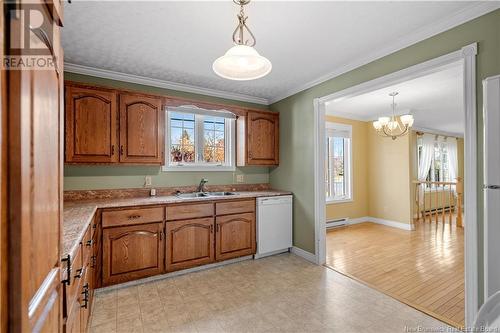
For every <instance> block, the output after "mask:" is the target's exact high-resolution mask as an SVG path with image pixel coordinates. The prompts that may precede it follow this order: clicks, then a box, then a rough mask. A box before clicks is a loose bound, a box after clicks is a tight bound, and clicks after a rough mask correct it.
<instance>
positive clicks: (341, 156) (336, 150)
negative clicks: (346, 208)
mask: <svg viewBox="0 0 500 333" xmlns="http://www.w3.org/2000/svg"><path fill="white" fill-rule="evenodd" d="M348 140H349V139H347V138H342V137H328V138H327V142H326V143H327V151H328V157H327V159H326V162H327V166H326V172H327V177H326V197H327V198H340V197H345V196H347V195H348V192H347V182H346V174H345V170H344V168H345V158H346V151H345V149H346V146H347V145H348Z"/></svg>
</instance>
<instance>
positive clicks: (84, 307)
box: [77, 264, 91, 332]
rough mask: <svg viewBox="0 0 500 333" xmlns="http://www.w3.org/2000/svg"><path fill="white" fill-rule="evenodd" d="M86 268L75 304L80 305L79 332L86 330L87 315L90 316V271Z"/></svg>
mask: <svg viewBox="0 0 500 333" xmlns="http://www.w3.org/2000/svg"><path fill="white" fill-rule="evenodd" d="M86 267H87V269H86V271H85V276H84V279H83V280H82V281H83V283H82V286H81V288H80V295H79V296H78V303H77V306H78V305H79V306H80V330H81V332H87V327H88V322H89V317H90V303H91V299H90V297H91V295H90V288H91V287H90V281H89V278H90V274H89V273H90V272H89V270H88V267H89V266H88V264H87V266H86Z"/></svg>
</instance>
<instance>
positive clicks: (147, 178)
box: [144, 176, 151, 186]
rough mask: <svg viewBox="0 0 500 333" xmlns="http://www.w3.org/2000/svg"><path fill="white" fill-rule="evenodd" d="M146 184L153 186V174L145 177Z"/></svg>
mask: <svg viewBox="0 0 500 333" xmlns="http://www.w3.org/2000/svg"><path fill="white" fill-rule="evenodd" d="M144 186H151V176H146V177H144Z"/></svg>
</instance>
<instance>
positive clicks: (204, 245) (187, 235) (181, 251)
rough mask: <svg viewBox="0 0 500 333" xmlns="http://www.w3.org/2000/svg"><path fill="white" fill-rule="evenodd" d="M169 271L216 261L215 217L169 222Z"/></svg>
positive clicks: (167, 243)
mask: <svg viewBox="0 0 500 333" xmlns="http://www.w3.org/2000/svg"><path fill="white" fill-rule="evenodd" d="M166 233H167V240H166V247H167V260H166V261H167V267H166V268H167V271H169V272H171V271H176V270H179V269H184V268H189V267H194V266H198V265H203V264H208V263H211V262H213V261H214V219H213V217H207V218H201V219H192V220H181V221H175V222H167V224H166Z"/></svg>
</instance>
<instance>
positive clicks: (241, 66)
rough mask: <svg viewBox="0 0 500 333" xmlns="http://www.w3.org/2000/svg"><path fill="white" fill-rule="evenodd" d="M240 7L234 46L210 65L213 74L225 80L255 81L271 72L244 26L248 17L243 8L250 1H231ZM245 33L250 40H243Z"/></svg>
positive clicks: (254, 40)
mask: <svg viewBox="0 0 500 333" xmlns="http://www.w3.org/2000/svg"><path fill="white" fill-rule="evenodd" d="M233 2H234V3H235V4H237V5H239V6H240V13H239V14H238V15H237V17H238V26H237V27H236V29H234V32H233V42H234V44H235V45H234V46H233V47H231V48H230V49H229V50H228V51H227V52H226V54H224V55H223V56H222V57H220V58H218V59H216V60H215V61H214V63H213V65H212V69H213V70H214V72H215V73H216V74H217V75H219V76H220V77H223V78H225V79H230V80H238V81H245V80H255V79H258V78H261V77H263V76H266V75H267V74H269V72H271V68H272V65H271V62H270V61H269V60H268V59H267V58H265V57H263V56H261V55H260V54H259V53H258V52H257V51H256V50H255V49H254V48H253V47H254V46H255V44H256V43H257V40H256V39H255V36H254V35H253V33H252V32H251V31H250V29H249V28H248V26H247V25H246V21H247V18H248V16H245V11H244V8H243V6H245V5H247V4H249V3H250V0H233ZM245 30H246V31H247V33H248V35H249V36H250V39H249V40H248V39H245V37H244V31H245Z"/></svg>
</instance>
